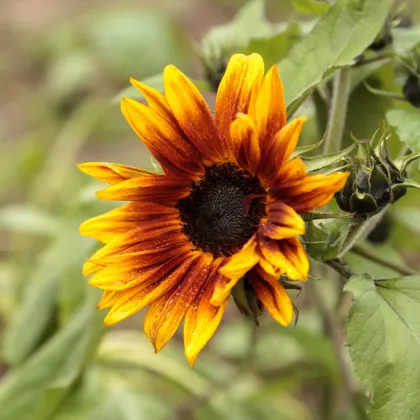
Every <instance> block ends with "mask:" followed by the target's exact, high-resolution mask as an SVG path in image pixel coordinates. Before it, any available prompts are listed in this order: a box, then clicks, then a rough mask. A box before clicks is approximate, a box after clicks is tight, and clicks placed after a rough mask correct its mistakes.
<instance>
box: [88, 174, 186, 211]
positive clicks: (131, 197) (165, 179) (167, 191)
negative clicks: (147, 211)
mask: <svg viewBox="0 0 420 420" xmlns="http://www.w3.org/2000/svg"><path fill="white" fill-rule="evenodd" d="M190 187H191V182H190V181H189V180H188V179H187V178H182V177H175V176H169V175H145V176H138V177H136V178H132V179H128V180H126V181H123V182H120V183H118V184H115V185H111V186H109V187H107V188H104V189H103V190H100V191H98V192H97V193H96V196H97V197H98V198H100V199H102V200H111V201H152V202H160V203H163V204H168V205H171V204H174V203H175V202H176V201H178V200H181V199H182V198H185V197H187V196H188V195H189V191H190Z"/></svg>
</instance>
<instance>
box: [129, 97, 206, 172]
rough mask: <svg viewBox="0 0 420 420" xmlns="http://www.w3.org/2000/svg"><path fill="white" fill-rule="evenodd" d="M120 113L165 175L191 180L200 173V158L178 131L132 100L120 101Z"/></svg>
mask: <svg viewBox="0 0 420 420" xmlns="http://www.w3.org/2000/svg"><path fill="white" fill-rule="evenodd" d="M121 111H122V113H123V114H124V116H125V118H126V120H127V122H128V123H129V124H130V125H131V127H132V129H133V130H134V131H135V132H136V133H137V135H138V136H139V137H140V138H141V140H142V141H143V143H144V144H145V145H146V146H147V148H148V149H149V150H150V152H151V153H152V155H153V156H154V157H155V158H156V159H157V161H158V162H159V163H160V164H161V165H162V168H163V169H164V171H165V172H166V173H171V174H174V175H181V176H189V177H190V178H194V177H196V176H197V174H200V173H201V172H202V162H201V161H202V156H201V154H200V153H199V152H198V151H197V150H196V149H195V148H194V147H193V146H192V145H191V144H190V143H189V142H188V140H187V139H186V138H185V137H184V134H183V133H182V132H180V129H179V127H177V126H174V125H173V124H171V123H170V122H168V120H167V119H165V118H164V117H162V116H161V115H160V114H159V113H158V112H156V111H154V110H153V109H151V108H149V107H147V106H146V105H144V104H142V103H140V102H137V101H135V100H133V99H129V98H123V99H122V101H121Z"/></svg>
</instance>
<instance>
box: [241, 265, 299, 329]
mask: <svg viewBox="0 0 420 420" xmlns="http://www.w3.org/2000/svg"><path fill="white" fill-rule="evenodd" d="M269 277H270V276H269V275H267V274H266V273H264V272H263V271H261V270H259V272H257V271H256V270H253V271H252V272H251V273H250V274H249V277H248V278H249V281H250V283H251V285H252V287H253V289H254V290H255V293H256V295H257V297H258V299H259V300H260V301H261V302H262V304H263V305H264V307H265V309H266V310H267V312H268V313H269V314H270V315H271V316H272V317H273V318H274V319H275V320H276V321H277V322H278V323H279V324H281V325H284V326H287V325H289V324H290V323H291V322H292V319H293V303H292V301H291V300H290V297H289V295H288V294H287V292H286V290H284V287H283V286H282V285H281V283H280V282H279V281H278V280H277V279H275V278H274V277H271V278H269Z"/></svg>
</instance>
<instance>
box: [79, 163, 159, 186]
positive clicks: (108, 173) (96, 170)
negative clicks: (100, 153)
mask: <svg viewBox="0 0 420 420" xmlns="http://www.w3.org/2000/svg"><path fill="white" fill-rule="evenodd" d="M77 167H78V168H79V169H80V170H81V171H82V172H84V173H85V174H87V175H90V176H92V177H93V178H96V179H99V180H100V181H104V182H107V183H108V184H118V183H119V182H122V181H126V180H127V179H131V178H135V177H138V176H144V175H156V174H155V173H154V172H150V171H146V170H145V169H139V168H134V167H133V166H128V165H119V164H118V163H108V162H86V163H79V164H78V165H77Z"/></svg>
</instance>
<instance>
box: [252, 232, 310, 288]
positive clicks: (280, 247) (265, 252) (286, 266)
mask: <svg viewBox="0 0 420 420" xmlns="http://www.w3.org/2000/svg"><path fill="white" fill-rule="evenodd" d="M289 241H295V238H291V239H284V240H282V241H273V240H272V239H268V238H265V237H263V236H261V235H259V236H258V252H259V253H260V267H261V268H262V269H263V270H264V271H265V272H266V273H267V274H269V275H270V276H273V277H275V278H280V276H281V275H283V274H285V275H286V276H287V277H289V279H290V280H306V279H307V277H308V259H307V257H306V254H305V251H303V255H304V257H303V255H302V253H301V251H302V250H301V249H300V248H299V249H297V248H296V246H295V243H294V242H293V246H295V248H291V249H290V248H288V244H289ZM296 241H297V242H298V243H299V244H300V242H299V241H298V240H297V239H296ZM293 250H295V251H296V253H298V254H299V255H298V256H296V255H293Z"/></svg>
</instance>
